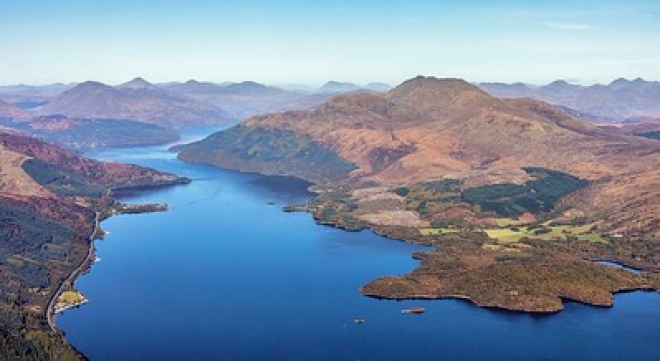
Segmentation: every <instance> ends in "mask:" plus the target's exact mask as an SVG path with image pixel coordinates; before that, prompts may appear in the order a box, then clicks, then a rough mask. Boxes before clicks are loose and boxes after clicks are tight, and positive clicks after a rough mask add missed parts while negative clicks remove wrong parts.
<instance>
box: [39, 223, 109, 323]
mask: <svg viewBox="0 0 660 361" xmlns="http://www.w3.org/2000/svg"><path fill="white" fill-rule="evenodd" d="M99 223H100V222H99V213H98V212H96V214H95V216H94V229H93V230H92V233H91V234H90V235H89V249H88V251H87V256H85V258H84V259H83V260H82V262H80V265H78V267H76V268H75V269H74V270H73V271H71V273H70V274H69V276H68V277H67V278H66V279H65V280H64V281H62V283H61V284H60V286H59V287H58V288H57V291H55V293H53V296H52V297H51V298H50V301H48V306H47V307H46V317H47V319H48V326H50V328H51V329H52V330H53V332H57V328H56V327H55V319H54V309H55V304H56V303H57V299H58V297H59V296H60V294H62V292H63V291H64V287H66V285H67V284H69V283H71V284H73V281H74V280H75V279H76V277H78V275H79V274H80V272H82V270H83V268H84V267H85V265H86V264H87V263H88V262H89V261H91V260H92V257H93V256H94V238H95V237H94V235H96V232H97V231H98V229H99Z"/></svg>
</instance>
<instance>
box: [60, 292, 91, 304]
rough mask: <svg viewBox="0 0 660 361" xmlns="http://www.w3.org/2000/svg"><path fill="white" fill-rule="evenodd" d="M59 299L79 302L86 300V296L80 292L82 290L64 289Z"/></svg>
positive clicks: (69, 302)
mask: <svg viewBox="0 0 660 361" xmlns="http://www.w3.org/2000/svg"><path fill="white" fill-rule="evenodd" d="M58 301H60V302H65V303H68V304H78V303H81V302H83V301H85V298H84V297H83V295H81V294H80V292H76V291H64V292H62V294H61V295H60V297H59V299H58Z"/></svg>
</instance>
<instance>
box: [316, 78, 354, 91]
mask: <svg viewBox="0 0 660 361" xmlns="http://www.w3.org/2000/svg"><path fill="white" fill-rule="evenodd" d="M360 89H361V87H360V86H359V85H357V84H354V83H350V82H342V81H336V80H330V81H329V82H327V83H325V84H323V86H322V87H320V88H319V89H318V92H319V93H345V92H350V91H355V90H360Z"/></svg>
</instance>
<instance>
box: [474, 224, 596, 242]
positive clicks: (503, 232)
mask: <svg viewBox="0 0 660 361" xmlns="http://www.w3.org/2000/svg"><path fill="white" fill-rule="evenodd" d="M498 223H499V222H498ZM591 228H592V225H590V224H585V225H581V226H571V225H560V226H553V227H547V225H546V228H545V229H546V230H547V231H546V232H545V233H540V234H536V231H538V230H540V229H542V228H530V227H517V228H514V227H510V228H506V226H505V227H502V228H491V229H485V230H484V231H485V232H486V234H487V235H488V237H490V238H492V239H495V240H497V241H498V242H500V243H514V242H518V241H520V239H522V238H523V237H527V238H533V239H540V240H545V241H549V240H553V239H567V238H568V237H576V238H577V239H578V240H580V241H587V242H599V243H607V242H608V241H607V239H605V238H603V237H602V236H601V235H599V234H596V233H591V232H590V231H591Z"/></svg>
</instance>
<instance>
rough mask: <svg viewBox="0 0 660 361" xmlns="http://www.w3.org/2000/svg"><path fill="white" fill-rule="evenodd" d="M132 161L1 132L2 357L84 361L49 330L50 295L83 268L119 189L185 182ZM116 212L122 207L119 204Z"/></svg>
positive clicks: (55, 295) (54, 293)
mask: <svg viewBox="0 0 660 361" xmlns="http://www.w3.org/2000/svg"><path fill="white" fill-rule="evenodd" d="M186 181H187V180H186V179H182V178H179V177H176V176H174V175H172V174H166V173H161V172H157V171H155V170H151V169H146V168H142V167H138V166H134V165H125V164H119V163H102V162H98V161H95V160H91V159H88V158H84V157H81V156H78V155H75V154H73V153H71V152H68V151H65V150H62V149H60V148H58V147H56V146H54V145H52V144H48V143H45V142H43V141H42V140H39V139H36V138H32V137H28V136H25V135H21V134H18V133H16V132H6V131H3V130H0V355H2V358H3V359H5V358H6V359H25V360H46V359H52V360H68V359H81V358H83V356H82V355H80V354H79V353H78V352H76V351H75V350H74V349H73V348H71V346H70V345H68V343H67V342H66V340H65V339H64V336H63V334H61V333H60V332H58V331H56V330H54V329H51V327H50V326H49V323H48V315H49V313H50V312H52V310H51V309H49V308H48V306H49V305H50V300H51V299H52V298H54V297H57V296H58V290H60V286H62V289H65V290H66V289H70V287H72V285H71V283H72V282H68V283H67V282H65V280H67V279H69V278H70V277H72V276H70V275H72V272H74V270H78V269H80V267H83V268H84V267H85V266H86V265H87V264H88V262H89V259H88V256H89V254H90V249H91V247H92V244H91V242H90V240H91V239H92V238H94V237H95V236H96V234H95V233H94V230H95V226H94V224H95V220H97V219H98V218H103V217H107V216H109V215H110V214H111V213H113V212H112V211H113V210H114V209H115V208H117V206H118V204H116V202H115V201H114V199H113V198H112V197H111V196H110V195H109V194H110V193H111V192H110V190H111V189H113V188H123V187H154V186H164V185H169V184H177V183H182V182H186ZM117 209H118V210H120V209H121V207H119V208H117Z"/></svg>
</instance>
